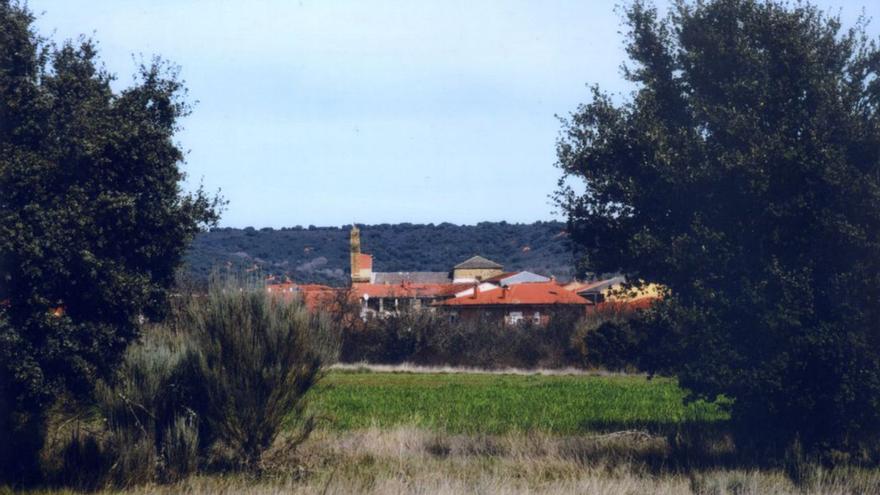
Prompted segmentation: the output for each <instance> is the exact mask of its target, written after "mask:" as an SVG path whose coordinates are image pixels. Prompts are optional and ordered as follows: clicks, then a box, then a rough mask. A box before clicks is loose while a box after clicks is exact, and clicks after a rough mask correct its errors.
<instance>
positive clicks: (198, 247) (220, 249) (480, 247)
mask: <svg viewBox="0 0 880 495" xmlns="http://www.w3.org/2000/svg"><path fill="white" fill-rule="evenodd" d="M349 227H350V226H347V225H345V226H341V227H314V226H312V227H309V228H307V229H304V228H302V227H294V228H282V229H274V230H273V229H267V228H264V229H259V230H258V229H254V228H252V227H248V228H245V229H235V228H216V229H212V230H211V232H204V233H201V234H199V235H197V236H196V239H195V241H194V242H193V244H192V249H190V251H189V252H188V254H187V256H186V264H187V274H188V275H189V276H191V277H192V278H193V279H194V281H197V282H198V281H201V282H202V283H204V282H205V281H207V280H208V279H209V278H210V276H211V274H212V273H213V272H214V271H216V270H217V269H218V268H219V269H221V270H225V269H226V267H229V268H230V270H232V271H233V272H236V273H238V272H240V271H244V270H253V272H252V273H257V272H259V273H261V274H263V275H275V276H277V277H284V276H287V277H290V278H291V279H293V280H295V281H297V282H300V283H321V284H329V285H334V286H343V285H346V284H348V283H349V280H350V279H349V274H348V271H349V266H348V265H349V262H350V261H349V260H350V258H349V249H348V231H349ZM360 228H361V236H362V239H363V249H364V252H366V253H369V254H372V255H373V262H374V266H373V269H374V270H375V271H381V272H397V271H446V270H450V269H451V268H452V267H453V266H454V265H455V264H457V263H460V262H462V261H464V260H466V259H467V258H470V257H471V256H473V255H474V254H481V255H483V256H486V257H488V258H489V259H491V260H493V261H497V262H498V263H501V264H502V265H504V267H505V269H508V270H530V271H533V272H536V273H542V274H546V275H554V276H556V277H557V278H559V279H569V278H571V266H572V257H571V248H570V246H569V243H568V236H567V235H566V233H565V231H564V230H565V224H563V223H562V222H535V223H531V224H513V223H506V222H480V223H478V224H477V225H453V224H451V223H441V224H436V225H435V224H428V225H423V224H408V223H404V224H395V225H389V224H381V225H360Z"/></svg>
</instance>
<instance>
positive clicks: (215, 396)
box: [182, 287, 335, 469]
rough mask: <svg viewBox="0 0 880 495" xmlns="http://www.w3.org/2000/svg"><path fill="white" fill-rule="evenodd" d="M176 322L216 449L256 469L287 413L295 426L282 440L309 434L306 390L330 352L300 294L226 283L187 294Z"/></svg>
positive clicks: (292, 441) (291, 442)
mask: <svg viewBox="0 0 880 495" xmlns="http://www.w3.org/2000/svg"><path fill="white" fill-rule="evenodd" d="M182 323H183V325H184V328H186V329H187V331H188V332H190V334H191V338H192V339H193V341H194V342H195V349H197V350H198V354H199V363H200V366H199V368H198V369H199V373H200V376H199V378H200V380H201V384H202V387H203V391H204V399H205V401H204V403H202V404H199V407H198V411H199V412H200V413H201V414H200V415H201V418H202V419H203V420H204V421H205V422H206V423H207V426H208V430H209V431H210V434H211V435H212V437H213V440H215V442H216V445H215V447H217V449H216V451H217V452H223V453H225V457H227V460H228V461H230V462H232V463H233V464H236V465H237V466H238V467H242V468H246V469H257V468H259V466H260V461H261V458H262V455H263V453H264V452H265V451H266V450H267V449H268V448H269V447H270V446H272V444H273V443H274V442H275V440H276V438H277V437H278V433H279V432H280V431H281V427H282V425H283V424H285V423H286V422H287V421H288V420H292V422H293V423H294V424H296V425H297V427H298V433H297V434H296V435H293V436H291V437H289V438H288V447H291V448H292V447H295V446H296V444H298V443H299V442H301V441H302V440H304V439H305V438H306V437H307V436H308V434H309V432H310V431H311V429H312V427H313V424H314V421H313V418H311V417H308V416H307V415H306V414H305V409H304V408H305V404H306V403H305V398H306V394H307V392H308V391H309V390H311V389H312V387H313V386H314V385H315V384H316V382H317V381H318V379H319V377H320V372H321V368H322V365H323V364H324V363H326V362H327V361H328V360H332V359H334V358H335V345H334V339H333V338H332V336H331V335H330V330H329V328H328V326H327V325H326V323H325V320H324V319H323V318H321V317H319V316H315V315H312V314H310V313H309V311H308V310H307V309H306V308H305V306H304V305H303V304H301V303H300V302H299V301H298V300H294V301H285V300H282V299H280V298H272V297H269V296H267V295H266V293H265V292H263V291H241V290H237V289H235V288H233V287H225V288H218V289H214V290H211V291H210V292H209V293H208V295H207V296H205V297H198V298H193V300H192V301H191V302H190V304H189V305H188V306H187V307H186V309H185V311H184V312H183V314H182Z"/></svg>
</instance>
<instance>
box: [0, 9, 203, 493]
mask: <svg viewBox="0 0 880 495" xmlns="http://www.w3.org/2000/svg"><path fill="white" fill-rule="evenodd" d="M33 20H34V17H33V15H32V14H31V13H30V12H29V11H28V10H27V9H26V8H25V7H24V6H22V5H20V4H18V3H17V2H15V1H12V0H0V321H2V322H3V328H2V330H3V331H2V334H0V394H2V396H0V415H2V416H3V417H2V418H0V428H2V429H0V438H2V439H3V441H2V442H0V478H2V477H4V476H6V477H7V478H9V479H12V480H16V481H21V480H25V479H28V478H33V477H34V476H36V475H37V452H38V451H39V449H40V448H41V446H42V443H43V436H44V425H45V421H44V419H45V418H44V411H46V410H47V406H48V405H49V403H50V402H51V401H52V400H53V398H55V397H57V396H58V395H60V394H61V393H62V392H64V391H66V392H70V393H73V394H75V395H87V394H89V393H90V392H91V390H92V386H93V384H94V383H95V382H96V379H97V378H99V377H107V376H109V375H110V372H111V371H112V370H113V369H114V368H115V367H116V365H117V364H118V363H119V361H120V359H121V357H122V355H123V353H124V351H125V349H126V347H127V345H128V344H129V342H131V341H132V340H133V339H134V338H135V337H136V336H137V334H138V319H139V318H140V317H141V316H142V315H146V316H156V315H158V314H161V310H162V307H163V302H164V299H165V295H166V290H167V289H168V288H169V286H170V285H171V284H172V282H173V280H174V273H175V269H176V268H177V267H178V266H179V265H180V262H181V259H182V256H183V254H184V252H185V250H186V248H187V246H188V243H189V241H190V240H191V239H192V237H193V236H194V234H195V233H196V232H197V231H198V230H199V228H200V227H201V226H204V225H207V224H211V223H213V222H216V220H217V207H218V206H219V201H218V200H217V199H216V198H215V199H211V198H209V197H207V196H206V195H205V194H204V193H203V192H202V191H201V190H199V191H197V192H195V193H194V194H184V193H182V191H181V187H180V183H181V181H182V179H183V178H184V175H183V173H182V172H181V170H180V164H181V163H182V160H183V156H184V155H183V151H182V150H181V149H180V148H179V147H178V146H177V145H176V144H175V143H174V141H173V137H174V134H175V132H176V131H177V130H178V125H179V124H178V121H179V119H180V118H181V117H182V116H184V115H186V114H187V112H188V111H189V107H188V105H187V104H186V102H185V101H184V99H183V96H184V94H185V90H184V88H183V86H182V84H181V82H180V81H179V80H178V79H177V78H176V72H175V71H174V70H173V68H170V67H169V66H168V65H166V64H164V63H162V62H160V61H154V62H153V63H152V64H150V65H148V66H144V67H141V68H140V72H139V77H138V79H137V82H136V83H135V84H134V85H133V86H132V87H130V88H128V89H125V90H123V91H121V92H114V91H113V89H112V88H111V85H110V83H111V81H112V80H113V76H111V75H110V74H109V73H107V72H106V71H104V70H103V69H102V68H101V66H100V63H99V61H98V59H97V51H96V48H95V44H94V43H92V42H91V41H90V40H87V39H80V40H79V41H77V42H76V43H73V42H68V43H65V44H63V45H61V46H60V47H58V46H55V45H52V44H49V43H47V42H46V41H45V40H44V39H43V38H41V37H39V36H38V35H37V34H36V33H35V32H34V30H33Z"/></svg>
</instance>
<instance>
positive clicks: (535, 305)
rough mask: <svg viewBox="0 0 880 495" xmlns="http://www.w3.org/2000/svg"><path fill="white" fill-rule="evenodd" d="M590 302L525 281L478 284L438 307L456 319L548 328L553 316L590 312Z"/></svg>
mask: <svg viewBox="0 0 880 495" xmlns="http://www.w3.org/2000/svg"><path fill="white" fill-rule="evenodd" d="M590 305H591V304H590V302H589V301H587V300H586V299H584V298H583V297H581V296H579V295H577V294H576V293H574V292H572V291H569V290H566V289H565V287H563V286H562V285H560V284H558V283H556V282H555V281H552V280H551V281H549V282H523V283H518V284H512V285H494V284H489V283H483V284H474V286H473V288H472V289H470V290H468V291H463V292H461V293H459V294H456V297H453V298H450V299H446V300H443V301H438V302H436V303H434V307H437V308H442V309H444V310H446V311H448V312H449V315H450V317H451V318H452V319H454V320H459V319H460V320H477V319H480V318H486V317H488V318H490V319H495V320H500V321H502V322H503V323H504V324H506V325H516V324H521V323H525V322H531V323H534V324H537V325H546V324H547V323H548V322H549V320H550V317H551V315H552V314H553V313H555V312H557V311H572V312H577V313H584V314H585V313H586V309H587V307H588V306H590Z"/></svg>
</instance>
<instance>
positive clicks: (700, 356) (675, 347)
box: [558, 0, 880, 452]
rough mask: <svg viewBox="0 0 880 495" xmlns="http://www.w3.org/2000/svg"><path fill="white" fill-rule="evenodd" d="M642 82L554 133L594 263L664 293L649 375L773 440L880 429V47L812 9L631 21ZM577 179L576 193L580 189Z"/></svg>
mask: <svg viewBox="0 0 880 495" xmlns="http://www.w3.org/2000/svg"><path fill="white" fill-rule="evenodd" d="M624 12H625V19H626V24H627V26H628V28H629V33H628V37H627V44H626V49H627V53H628V55H629V57H630V59H631V63H630V64H629V65H628V66H626V67H625V68H624V74H625V76H626V77H627V79H628V80H630V81H631V82H633V83H634V84H635V86H636V88H637V89H636V90H635V91H634V92H633V94H632V95H631V98H629V99H627V100H626V101H623V102H620V103H618V102H617V101H616V100H615V98H613V97H612V96H610V95H608V94H605V93H602V92H601V91H600V90H599V89H594V91H593V100H592V102H591V103H589V104H586V105H583V106H581V107H579V108H578V110H577V112H575V113H574V114H573V115H572V116H571V118H570V119H568V120H565V121H564V123H563V134H562V137H561V139H560V140H559V143H558V157H559V162H558V165H559V167H560V168H561V169H562V173H563V177H562V179H561V180H560V190H559V191H558V201H559V203H560V205H561V206H562V208H563V209H564V210H565V211H566V212H567V213H568V215H569V223H570V231H571V233H572V238H573V241H574V242H575V243H576V244H577V245H578V246H579V247H580V248H582V250H583V253H582V254H583V255H584V256H583V259H584V267H585V268H588V269H591V270H594V271H614V270H617V269H620V268H623V269H625V270H626V271H628V272H629V274H630V275H631V276H633V277H635V278H642V279H645V280H650V281H656V282H660V283H663V284H665V285H666V286H667V287H668V288H669V293H668V296H667V297H666V299H665V300H664V301H663V303H662V304H660V305H659V306H658V307H656V308H655V310H654V311H653V312H652V313H651V314H650V316H649V319H648V321H647V323H648V324H647V325H644V329H645V330H644V331H645V333H646V334H645V335H643V337H642V338H643V339H644V340H643V342H644V347H643V350H644V351H645V352H646V353H647V355H646V356H645V357H644V359H643V365H644V366H646V367H648V368H649V369H650V370H652V371H658V372H671V373H675V374H677V375H678V376H679V377H680V380H681V383H682V384H683V385H684V386H685V387H686V388H688V389H689V390H691V391H692V392H693V394H694V395H695V396H697V397H708V398H714V397H715V396H716V395H718V394H725V395H727V396H729V397H732V398H734V399H735V404H734V406H733V417H734V420H735V423H736V424H737V425H739V426H743V427H744V428H745V429H744V430H743V431H746V432H749V433H750V435H749V437H750V438H751V440H753V441H755V442H756V443H760V444H763V446H766V447H772V446H780V445H784V444H785V443H786V442H789V441H791V440H793V439H794V438H799V439H800V442H801V443H802V444H803V445H807V446H809V447H811V448H814V449H822V450H824V451H826V452H828V451H830V449H843V450H844V451H850V452H852V451H855V450H856V449H857V448H858V447H859V446H864V445H869V444H870V442H873V441H875V440H876V439H877V434H878V427H880V421H878V420H880V416H878V415H880V403H878V400H880V338H878V337H880V327H878V322H880V238H878V236H880V161H878V155H880V115H878V104H880V80H878V79H877V75H878V68H880V52H878V50H877V47H876V45H875V43H874V42H873V41H869V40H868V39H867V37H866V35H865V30H864V23H860V24H859V25H857V26H856V27H854V28H852V29H849V30H845V29H842V27H841V25H840V22H839V20H838V19H837V18H835V17H829V16H827V15H825V14H823V13H822V12H820V11H819V10H817V8H815V7H813V6H810V5H809V4H806V3H795V4H789V3H783V2H778V1H767V2H759V1H754V0H715V1H706V2H696V3H690V2H684V1H680V2H676V3H675V6H674V7H673V9H672V10H671V13H670V14H669V15H668V17H666V18H662V19H661V18H659V17H658V13H657V11H656V9H654V8H653V7H651V6H650V5H647V4H645V3H643V2H640V1H637V2H634V3H632V4H630V5H629V6H628V7H626V8H625V9H624ZM576 182H580V183H581V184H582V185H584V186H585V190H582V189H580V188H579V187H580V186H575V187H577V188H578V189H577V190H575V188H572V187H571V186H574V185H575V183H576Z"/></svg>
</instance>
